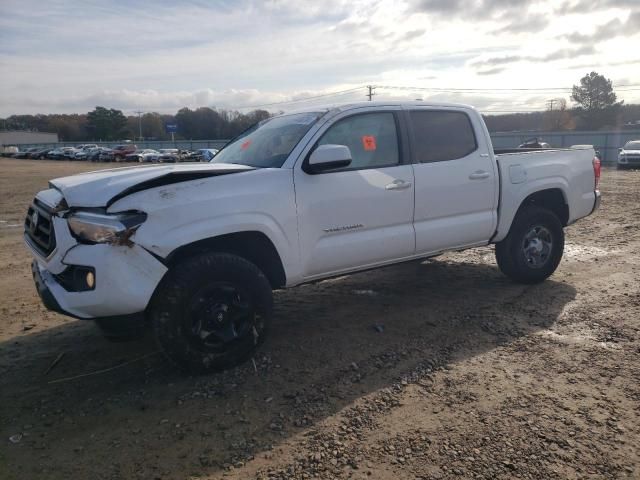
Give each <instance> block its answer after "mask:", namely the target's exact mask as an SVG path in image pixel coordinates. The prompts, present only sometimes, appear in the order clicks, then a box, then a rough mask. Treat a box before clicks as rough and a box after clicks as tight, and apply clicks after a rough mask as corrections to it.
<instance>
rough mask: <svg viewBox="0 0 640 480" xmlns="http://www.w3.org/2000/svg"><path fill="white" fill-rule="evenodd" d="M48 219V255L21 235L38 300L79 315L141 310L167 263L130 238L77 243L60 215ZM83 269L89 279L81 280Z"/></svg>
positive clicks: (95, 316)
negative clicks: (51, 243) (52, 241)
mask: <svg viewBox="0 0 640 480" xmlns="http://www.w3.org/2000/svg"><path fill="white" fill-rule="evenodd" d="M53 221H54V223H55V227H56V228H55V236H56V248H55V250H54V251H53V252H52V253H51V254H50V255H49V256H48V257H46V258H45V257H44V256H43V255H42V253H41V252H39V251H38V249H37V248H34V245H33V244H32V242H30V241H29V238H28V236H26V235H25V244H26V246H27V247H28V248H29V250H30V251H31V253H32V254H33V257H34V261H33V263H32V266H31V269H32V274H33V279H34V282H35V286H36V290H37V291H38V295H39V296H40V298H41V299H42V302H43V303H44V305H45V306H46V307H47V308H48V309H50V310H53V311H55V312H58V313H62V314H64V315H68V316H71V317H74V318H80V319H100V318H105V317H121V316H128V315H138V314H140V313H141V312H144V310H145V309H146V307H147V305H148V303H149V301H150V299H151V296H152V295H153V292H154V291H155V289H156V287H157V285H158V283H159V282H160V280H161V279H162V277H163V276H164V274H165V273H166V271H167V267H166V266H165V265H164V264H163V263H162V262H160V260H158V258H157V257H155V256H153V255H152V254H150V253H149V252H147V251H146V250H145V249H144V248H142V247H141V246H140V245H137V244H135V243H130V244H129V245H110V244H95V245H86V244H81V243H78V242H77V240H76V239H75V238H73V236H71V235H70V233H69V229H68V226H67V225H66V221H65V220H64V219H62V218H59V217H54V218H53ZM78 272H80V274H81V275H77V273H78ZM89 272H91V274H92V276H93V278H92V280H93V281H92V282H90V283H86V284H83V283H82V281H83V277H82V275H86V274H87V273H89Z"/></svg>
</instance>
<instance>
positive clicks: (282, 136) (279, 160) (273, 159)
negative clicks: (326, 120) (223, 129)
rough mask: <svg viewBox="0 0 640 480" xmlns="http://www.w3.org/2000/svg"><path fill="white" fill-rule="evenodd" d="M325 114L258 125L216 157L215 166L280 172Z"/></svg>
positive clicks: (319, 113) (283, 117)
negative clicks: (266, 169) (234, 165)
mask: <svg viewBox="0 0 640 480" xmlns="http://www.w3.org/2000/svg"><path fill="white" fill-rule="evenodd" d="M322 114H323V113H322V112H307V113H296V114H293V115H283V116H280V117H274V118H269V119H267V120H264V121H262V122H259V123H256V124H255V125H254V126H253V127H251V128H249V129H248V130H246V131H244V132H243V133H242V134H240V135H239V136H238V137H236V138H235V139H234V140H232V141H231V142H230V143H229V144H227V145H226V146H225V147H224V148H223V149H222V150H220V152H219V153H218V154H216V156H215V157H213V163H237V164H239V165H249V166H251V167H261V168H280V167H281V166H282V164H283V163H284V161H285V160H286V159H287V157H288V156H289V154H290V153H291V151H292V150H293V147H295V146H296V144H297V143H298V142H299V141H300V139H301V138H302V137H303V136H304V135H305V133H307V132H308V131H309V129H310V128H311V126H312V125H313V124H314V123H316V121H317V120H318V119H319V118H320V117H321V116H322Z"/></svg>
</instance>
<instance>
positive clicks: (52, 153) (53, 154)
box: [47, 147, 63, 160]
mask: <svg viewBox="0 0 640 480" xmlns="http://www.w3.org/2000/svg"><path fill="white" fill-rule="evenodd" d="M62 153H63V152H62V147H57V148H54V149H53V150H49V153H47V158H48V159H49V160H58V157H59V156H62Z"/></svg>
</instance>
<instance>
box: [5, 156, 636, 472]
mask: <svg viewBox="0 0 640 480" xmlns="http://www.w3.org/2000/svg"><path fill="white" fill-rule="evenodd" d="M99 167H108V165H98V166H96V165H92V164H87V163H67V162H47V161H29V160H8V159H2V160H0V192H1V195H0V296H1V297H0V478H1V479H2V480H5V479H15V480H23V479H36V478H37V479H76V478H77V479H84V478H87V479H88V478H91V479H195V478H197V479H205V478H209V479H212V478H220V477H228V478H232V479H252V478H256V479H263V478H271V479H284V478H287V479H288V478H296V479H298V478H309V479H311V478H321V479H329V478H336V479H347V478H353V479H362V478H372V479H383V480H384V479H393V480H397V479H444V478H486V479H494V478H500V479H511V478H523V479H529V478H532V479H533V478H535V479H571V478H580V479H583V478H640V451H639V450H640V335H639V333H640V171H624V172H618V171H615V170H610V169H605V170H604V173H603V180H602V191H603V203H602V207H601V209H600V210H599V211H598V212H597V213H596V214H595V215H593V216H592V217H589V218H587V219H585V220H582V221H581V222H578V223H577V224H576V225H573V226H571V227H569V228H568V229H567V247H566V250H565V257H564V259H563V261H562V263H561V265H560V267H559V269H558V271H557V273H556V274H555V275H553V276H552V277H551V279H549V280H548V281H546V282H544V283H543V284H540V285H535V286H522V285H516V284H514V283H511V282H510V281H509V280H507V279H506V278H505V277H504V276H502V275H501V274H500V272H499V271H498V269H497V268H496V266H495V262H494V258H493V249H492V248H490V247H487V248H481V249H477V250H472V251H468V252H463V253H456V254H448V255H444V256H441V257H438V258H437V259H434V260H430V261H426V262H423V263H410V264H404V265H400V266H394V267H389V268H385V269H381V270H376V271H371V272H366V273H362V274H358V275H353V276H350V277H344V278H338V279H334V280H330V281H325V282H321V283H317V284H313V285H307V286H302V287H299V288H295V289H292V290H289V291H285V292H277V293H276V294H275V297H276V304H277V307H276V318H275V321H274V328H273V330H272V332H271V336H270V338H269V340H267V342H266V344H265V345H264V346H263V347H262V349H261V350H260V351H259V353H258V355H257V356H256V358H255V363H253V362H249V363H247V364H245V365H243V366H242V367H239V368H236V369H234V370H231V371H228V372H225V373H222V374H216V375H210V376H203V377H182V376H180V375H179V374H178V373H176V372H175V371H174V370H172V369H171V367H169V366H168V365H167V364H166V363H165V361H164V360H163V358H162V356H161V355H160V354H159V353H157V349H156V347H155V345H154V343H153V341H152V340H151V339H149V338H147V339H144V340H141V341H136V342H129V343H110V342H108V341H106V340H105V339H103V338H102V336H101V334H100V333H99V331H98V330H97V328H96V327H95V326H94V325H93V324H92V323H91V322H83V321H75V320H71V319H68V318H65V317H63V316H60V315H57V314H55V313H51V312H48V311H46V310H45V309H44V307H43V306H42V305H41V304H40V302H39V300H38V298H37V296H36V293H35V290H34V287H33V285H32V281H31V276H30V270H29V258H30V257H29V254H28V253H27V251H26V249H25V248H24V247H23V245H22V240H21V223H22V220H23V216H24V214H25V212H26V209H27V206H28V204H29V202H30V200H31V198H32V197H33V195H34V194H35V193H36V191H38V190H40V189H42V188H45V187H46V183H47V180H48V179H50V178H53V177H57V176H63V175H67V174H71V173H74V172H80V171H86V170H90V169H95V168H99ZM60 356H62V357H60ZM56 359H59V362H58V363H57V364H55V366H53V367H52V365H54V363H55V360H56ZM51 367H52V368H51ZM74 377H75V378H74Z"/></svg>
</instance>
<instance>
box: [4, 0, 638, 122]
mask: <svg viewBox="0 0 640 480" xmlns="http://www.w3.org/2000/svg"><path fill="white" fill-rule="evenodd" d="M593 70H595V71H597V72H598V73H601V74H603V75H605V76H606V77H607V78H609V79H611V80H612V81H613V84H614V89H615V91H616V93H617V94H618V97H619V99H621V100H624V101H625V102H626V103H640V0H540V1H535V0H403V1H395V0H365V1H360V0H351V1H340V0H322V1H295V0H265V1H249V0H237V1H232V0H209V1H206V0H191V1H180V2H178V1H164V0H160V1H143V0H104V1H94V0H86V1H79V0H41V1H35V0H1V1H0V117H6V116H9V115H12V114H36V113H84V112H87V111H89V110H92V109H93V108H94V107H95V106H96V105H101V106H105V107H109V108H118V109H121V110H123V111H124V112H125V113H126V114H132V113H133V112H134V111H137V110H139V111H144V112H152V111H156V112H160V113H175V112H176V111H177V110H178V109H180V108H182V107H189V108H197V107H215V108H225V109H238V110H240V111H246V110H250V109H253V108H255V107H261V108H265V109H267V110H271V111H277V110H284V111H287V110H291V109H296V108H306V107H309V106H313V105H317V104H321V103H339V102H346V101H360V100H365V99H366V98H365V93H366V88H365V86H366V85H374V86H376V88H375V90H374V91H375V94H376V96H375V99H377V100H392V99H393V100H396V99H411V100H414V99H417V98H421V99H423V100H437V101H453V102H462V103H467V104H471V105H474V106H476V107H477V108H479V109H480V110H481V111H483V112H511V111H535V110H544V109H545V107H546V105H547V102H548V100H550V99H554V98H565V99H566V100H567V101H569V97H570V88H571V86H572V85H574V84H577V83H578V82H579V80H580V78H581V77H582V76H584V75H585V74H587V73H588V72H590V71H593ZM313 97H318V98H313Z"/></svg>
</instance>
